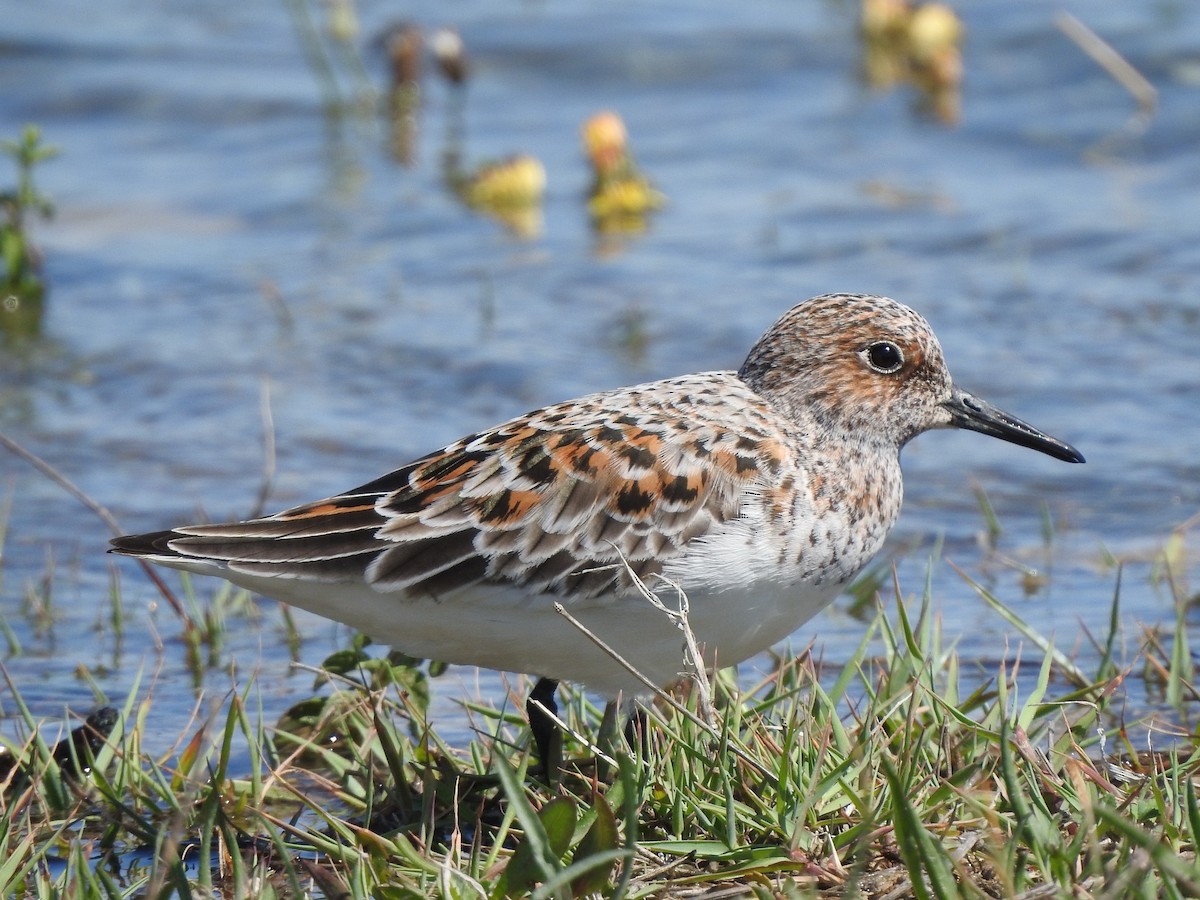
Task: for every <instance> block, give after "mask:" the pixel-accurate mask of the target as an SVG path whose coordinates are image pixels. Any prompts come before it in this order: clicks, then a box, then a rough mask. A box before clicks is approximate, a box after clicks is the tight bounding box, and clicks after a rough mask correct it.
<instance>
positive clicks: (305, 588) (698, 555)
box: [113, 294, 1083, 759]
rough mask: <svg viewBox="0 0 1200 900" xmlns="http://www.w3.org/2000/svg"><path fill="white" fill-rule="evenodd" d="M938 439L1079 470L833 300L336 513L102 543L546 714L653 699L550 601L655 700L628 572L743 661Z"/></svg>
mask: <svg viewBox="0 0 1200 900" xmlns="http://www.w3.org/2000/svg"><path fill="white" fill-rule="evenodd" d="M954 427H956V428H966V429H970V430H972V431H979V432H982V433H983V434H989V435H992V436H993V437H998V438H1001V439H1003V440H1006V441H1010V442H1012V443H1014V444H1019V445H1021V446H1024V447H1030V448H1032V449H1034V450H1039V451H1041V452H1043V453H1046V454H1049V455H1050V456H1053V457H1055V458H1057V459H1062V460H1066V461H1067V462H1083V457H1082V456H1081V455H1080V454H1079V452H1078V451H1076V450H1075V449H1074V448H1073V447H1071V446H1070V445H1068V444H1066V443H1064V442H1062V441H1060V440H1058V439H1056V438H1053V437H1050V436H1049V435H1046V434H1044V433H1042V432H1041V431H1038V430H1037V429H1035V428H1033V427H1032V426H1030V425H1027V424H1026V423H1024V422H1022V421H1021V420H1019V419H1016V418H1014V417H1013V416H1010V415H1009V414H1008V413H1005V412H1002V411H1000V410H998V409H996V408H995V407H993V406H990V405H989V404H987V403H985V402H983V401H982V400H979V399H977V398H976V397H974V396H972V395H971V394H969V393H967V392H966V391H963V390H961V389H960V388H957V387H955V386H954V384H953V383H952V382H951V379H950V373H949V372H948V371H947V370H946V365H945V362H944V361H943V358H942V350H941V347H940V345H939V344H938V341H937V338H936V337H935V336H934V334H933V332H932V330H930V327H929V325H928V324H927V323H926V321H925V320H924V319H923V318H922V317H921V316H920V315H918V314H917V313H915V312H913V311H912V310H911V309H909V308H908V307H906V306H903V305H901V304H899V303H897V302H896V301H894V300H890V299H888V298H885V297H874V296H864V295H856V294H827V295H824V296H821V297H816V298H814V299H811V300H807V301H805V302H803V303H800V304H799V305H797V306H795V307H793V308H792V309H791V310H789V311H788V312H787V313H785V314H784V315H783V317H782V318H780V319H779V321H777V322H776V323H775V324H774V325H772V326H771V328H770V329H768V330H767V332H766V334H764V335H763V336H762V338H760V339H759V341H758V343H757V344H755V345H754V347H753V349H751V351H750V354H749V356H748V357H747V358H746V362H745V363H744V364H743V365H742V368H741V369H740V370H739V371H737V372H704V373H701V374H698V375H684V376H682V377H679V378H669V379H666V380H664V381H655V382H650V383H648V384H641V385H637V386H635V387H627V388H621V389H618V390H614V391H606V392H603V393H598V394H591V395H589V396H586V397H583V398H581V399H578V400H570V401H567V402H565V403H559V404H555V405H553V406H547V407H545V408H543V409H538V410H534V411H533V412H531V413H529V414H528V415H524V416H520V417H518V418H515V419H512V420H510V421H508V422H505V423H504V424H502V425H498V426H496V427H495V428H490V429H487V430H486V431H481V432H478V433H477V434H472V435H469V436H468V437H465V438H463V439H462V440H460V441H456V442H454V443H453V444H450V445H449V446H448V447H445V448H443V449H441V450H437V451H435V452H433V453H431V454H429V455H427V456H423V457H421V458H420V459H418V460H416V461H414V462H411V463H409V464H408V465H405V466H403V467H401V468H399V469H397V470H396V471H394V472H391V473H390V474H388V475H384V476H383V477H382V478H379V479H376V480H375V481H371V482H369V483H367V484H364V485H362V486H361V487H357V488H354V489H353V490H350V491H347V492H345V493H343V494H339V495H337V496H336V497H330V498H329V499H326V500H319V501H317V502H315V503H308V504H305V505H303V506H298V507H295V508H293V509H289V510H286V511H284V512H281V513H277V514H276V515H273V516H267V517H265V518H259V519H252V520H249V521H245V522H233V523H229V524H224V525H187V526H181V527H177V528H173V529H171V530H169V531H158V532H153V533H150V534H140V535H131V536H127V537H122V538H118V539H116V540H115V541H113V549H114V551H115V552H117V553H123V554H126V555H129V556H137V557H141V558H144V559H148V560H150V561H153V562H156V563H161V564H163V565H166V566H171V567H173V568H177V569H184V570H187V571H189V572H196V573H199V574H202V575H217V576H220V577H221V578H225V579H227V580H228V581H231V582H233V583H234V584H237V585H241V586H242V587H246V588H249V589H250V590H252V591H255V592H258V593H260V594H265V595H267V596H269V597H273V598H275V599H277V600H282V601H285V602H287V603H293V604H295V605H297V606H301V607H304V608H305V609H308V610H311V611H313V612H316V613H318V614H320V615H323V616H328V617H329V618H332V619H336V620H338V621H341V622H344V623H346V624H348V625H350V626H352V627H354V628H356V629H359V630H361V631H363V632H366V633H367V634H369V635H371V636H372V637H373V638H374V639H375V640H377V641H382V642H386V643H389V644H391V645H392V646H394V647H396V648H398V649H400V650H402V651H404V652H405V653H407V654H410V655H412V656H416V657H421V658H426V659H435V660H440V661H443V662H448V663H463V664H470V665H475V666H483V667H486V668H490V669H499V670H503V671H511V672H523V673H528V674H531V675H535V676H538V677H539V678H540V679H541V681H540V682H539V683H538V685H537V687H536V688H535V695H536V697H537V699H539V700H540V701H542V702H547V701H549V703H548V705H552V703H553V699H552V698H553V693H554V687H555V683H556V682H557V681H558V680H568V681H573V682H577V683H580V684H583V685H586V686H587V687H589V688H591V689H593V690H595V691H597V692H600V693H602V694H604V695H606V696H608V697H610V698H615V697H617V696H618V695H624V696H625V697H629V696H631V695H638V694H644V693H646V689H645V684H644V683H643V682H642V681H641V680H640V679H638V678H636V677H635V676H634V675H633V674H631V672H630V671H629V669H627V668H626V667H625V666H623V665H621V664H620V663H618V662H617V661H615V660H614V659H613V657H612V656H611V655H610V654H608V653H607V652H605V651H604V650H603V649H601V648H600V647H599V646H598V645H597V643H596V642H595V641H594V639H593V638H592V637H590V636H588V635H585V634H584V633H583V631H582V630H581V629H580V628H579V627H578V626H577V625H576V624H575V623H573V622H571V621H568V620H567V618H565V617H564V616H563V615H561V614H560V613H559V612H557V611H556V610H555V604H556V603H561V604H562V605H563V607H564V608H565V609H566V610H568V611H569V612H570V614H571V616H572V617H573V618H574V619H575V620H576V621H577V622H578V623H581V624H582V625H583V626H585V627H586V629H587V630H589V631H591V632H592V633H593V634H594V635H595V636H596V637H598V638H599V639H600V640H601V641H603V643H605V644H607V645H608V646H609V647H611V648H614V649H615V650H617V651H618V652H619V653H620V655H621V656H622V657H623V658H624V659H625V660H626V661H627V662H628V663H630V664H631V665H632V666H633V667H634V668H635V669H636V670H637V671H638V672H640V673H641V674H642V675H644V676H645V677H646V678H648V679H649V680H650V681H651V682H652V683H654V684H658V685H666V684H668V683H670V682H672V681H674V680H675V679H676V678H677V677H678V676H679V675H680V673H681V672H683V671H684V670H685V659H684V653H683V642H682V640H681V636H680V631H679V629H678V627H677V625H676V623H675V622H673V621H672V620H671V619H670V618H669V617H668V616H666V615H664V613H663V611H662V610H661V609H656V608H655V606H654V605H652V604H651V603H650V602H649V601H648V600H647V599H646V597H645V596H643V595H642V594H641V593H639V592H638V590H637V589H636V588H637V585H636V580H637V579H635V578H634V576H637V578H638V579H641V580H642V581H643V582H644V583H645V584H647V585H649V586H650V587H651V588H652V589H657V590H658V591H659V592H660V593H661V594H662V596H663V597H664V602H665V603H666V604H667V605H668V606H671V605H673V604H672V603H671V600H670V598H671V597H677V594H676V586H677V587H678V588H680V589H682V590H683V591H684V592H685V593H686V596H687V598H688V601H689V606H690V612H689V622H690V626H691V628H692V631H693V632H694V634H695V637H696V639H697V642H698V644H699V646H700V647H701V648H702V651H703V654H704V656H705V659H706V660H707V662H709V663H712V662H714V661H715V662H716V663H718V664H720V665H723V666H724V665H733V664H736V663H738V662H740V661H742V660H744V659H746V658H748V657H750V656H752V655H754V654H756V653H758V652H760V651H762V650H765V649H767V648H768V647H770V646H771V645H772V644H774V643H776V642H777V641H780V640H781V639H783V638H785V637H786V636H787V635H789V634H791V633H792V632H793V631H795V630H796V629H797V628H798V627H799V626H800V625H802V624H803V623H804V622H805V621H807V620H808V619H809V618H811V617H812V616H813V615H815V614H816V613H817V612H818V611H819V610H820V609H821V608H822V607H824V606H825V605H826V604H828V603H829V602H830V601H831V600H832V599H833V598H834V597H835V596H837V594H838V592H839V591H841V590H842V589H843V588H845V587H846V585H847V584H848V583H849V582H850V580H851V579H852V578H854V576H855V575H856V574H857V573H858V572H859V571H861V570H862V568H863V566H865V565H866V564H867V562H868V561H869V560H870V559H871V558H872V557H873V556H874V555H875V554H876V553H877V552H878V551H879V549H880V547H881V546H882V545H883V541H884V538H885V537H886V536H887V533H888V531H889V530H890V529H891V527H892V525H893V523H894V522H895V521H896V517H897V515H898V514H899V512H900V501H901V494H902V484H901V475H900V449H901V447H903V446H904V445H905V444H906V443H907V442H908V441H909V440H910V439H911V438H913V437H915V436H916V435H918V434H920V433H921V432H923V431H927V430H929V429H933V428H954ZM531 717H532V716H531ZM540 730H541V731H542V733H535V737H537V739H538V743H539V749H540V750H543V751H544V750H545V741H546V737H545V734H544V728H543V729H540ZM543 759H545V756H544V755H543Z"/></svg>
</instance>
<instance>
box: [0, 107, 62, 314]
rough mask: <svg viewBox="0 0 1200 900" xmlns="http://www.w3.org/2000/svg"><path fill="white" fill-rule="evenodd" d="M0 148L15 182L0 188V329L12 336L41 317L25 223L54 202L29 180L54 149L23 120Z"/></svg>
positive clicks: (39, 286)
mask: <svg viewBox="0 0 1200 900" xmlns="http://www.w3.org/2000/svg"><path fill="white" fill-rule="evenodd" d="M0 153H3V155H5V156H8V157H10V158H11V159H12V160H13V161H14V162H15V163H16V166H17V184H16V187H15V188H12V189H11V190H4V191H0V332H2V333H6V334H12V335H28V334H33V333H36V332H37V330H38V327H39V325H40V321H41V309H42V299H43V296H44V294H45V291H46V286H45V282H43V280H42V260H41V254H40V253H39V252H38V249H37V247H36V246H35V244H34V242H33V237H32V235H31V234H30V226H31V224H32V222H33V220H34V219H35V218H37V217H42V218H46V217H49V216H50V215H51V214H52V213H53V211H54V206H53V204H51V202H50V200H49V198H47V197H46V196H45V195H43V194H42V193H41V192H40V191H39V190H38V189H37V185H36V184H35V183H34V178H33V172H34V169H35V168H36V167H37V166H38V165H39V164H40V163H43V162H45V161H46V160H48V159H52V158H53V157H54V156H56V155H57V154H58V150H57V148H55V147H49V146H46V145H45V144H43V143H42V134H41V130H40V129H38V128H37V126H35V125H27V126H26V127H25V129H24V131H22V132H21V136H20V138H19V139H17V140H5V141H0Z"/></svg>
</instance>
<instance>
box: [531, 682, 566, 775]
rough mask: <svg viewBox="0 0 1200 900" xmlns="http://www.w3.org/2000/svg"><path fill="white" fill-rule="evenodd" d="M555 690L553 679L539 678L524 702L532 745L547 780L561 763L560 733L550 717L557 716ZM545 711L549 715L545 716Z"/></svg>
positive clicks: (555, 683) (555, 685)
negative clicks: (535, 747)
mask: <svg viewBox="0 0 1200 900" xmlns="http://www.w3.org/2000/svg"><path fill="white" fill-rule="evenodd" d="M557 690H558V682H557V681H555V680H554V679H553V678H539V679H538V680H537V684H535V685H534V686H533V690H532V691H530V692H529V698H528V699H527V700H526V701H525V715H527V716H528V717H529V730H530V731H531V732H532V733H533V743H534V744H535V745H536V746H537V754H538V759H539V760H540V761H541V763H542V771H543V772H544V773H545V774H546V778H547V779H552V778H553V777H554V775H555V774H556V773H557V771H558V767H559V764H560V763H561V762H562V732H561V731H559V730H558V725H557V723H555V721H554V719H553V718H552V717H551V715H558V704H557V703H555V702H554V692H555V691H557ZM543 707H544V708H543ZM546 710H549V711H550V713H551V715H547V714H546Z"/></svg>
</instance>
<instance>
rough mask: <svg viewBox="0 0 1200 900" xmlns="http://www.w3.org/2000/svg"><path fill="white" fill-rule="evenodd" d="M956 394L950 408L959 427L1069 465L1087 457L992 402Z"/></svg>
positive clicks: (954, 423) (964, 393)
mask: <svg viewBox="0 0 1200 900" xmlns="http://www.w3.org/2000/svg"><path fill="white" fill-rule="evenodd" d="M953 391H954V393H953V395H952V396H951V397H950V399H949V400H947V401H946V403H945V406H946V409H948V410H950V424H951V425H953V426H954V427H956V428H966V429H968V430H969V431H978V432H979V433H980V434H990V435H991V436H992V437H998V438H1000V440H1002V441H1008V442H1009V443H1011V444H1018V445H1020V446H1022V447H1028V448H1029V449H1030V450H1040V451H1041V452H1042V453H1045V454H1047V455H1048V456H1053V457H1054V458H1055V459H1061V460H1064V461H1065V462H1072V463H1081V462H1083V461H1084V460H1083V454H1082V453H1080V452H1079V451H1078V450H1076V449H1075V448H1074V447H1072V446H1071V445H1070V444H1068V443H1066V442H1065V441H1060V440H1059V439H1058V438H1053V437H1050V435H1048V434H1045V433H1043V432H1041V431H1038V430H1037V429H1036V428H1034V427H1033V426H1032V425H1028V424H1026V423H1025V422H1022V421H1021V420H1020V419H1018V418H1017V417H1016V416H1010V415H1009V414H1008V413H1006V412H1004V411H1003V410H1000V409H996V407H994V406H992V405H991V404H990V403H984V402H983V401H982V400H980V399H979V398H978V397H976V396H974V395H973V394H968V393H967V392H966V391H963V390H959V389H958V388H954V389H953Z"/></svg>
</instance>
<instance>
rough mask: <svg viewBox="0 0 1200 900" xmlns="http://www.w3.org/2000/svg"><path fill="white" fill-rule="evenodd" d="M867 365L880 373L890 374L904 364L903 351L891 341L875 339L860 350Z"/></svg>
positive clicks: (897, 370)
mask: <svg viewBox="0 0 1200 900" xmlns="http://www.w3.org/2000/svg"><path fill="white" fill-rule="evenodd" d="M862 355H863V359H865V360H866V361H867V365H868V366H870V367H871V368H872V369H874V370H875V371H876V372H879V373H880V374H882V375H892V374H894V373H896V372H899V371H900V367H901V366H903V365H904V353H903V352H902V351H901V350H900V348H899V347H897V346H896V345H895V344H893V343H892V342H891V341H876V342H875V343H874V344H870V345H868V346H867V348H866V349H865V350H863V352H862Z"/></svg>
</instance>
